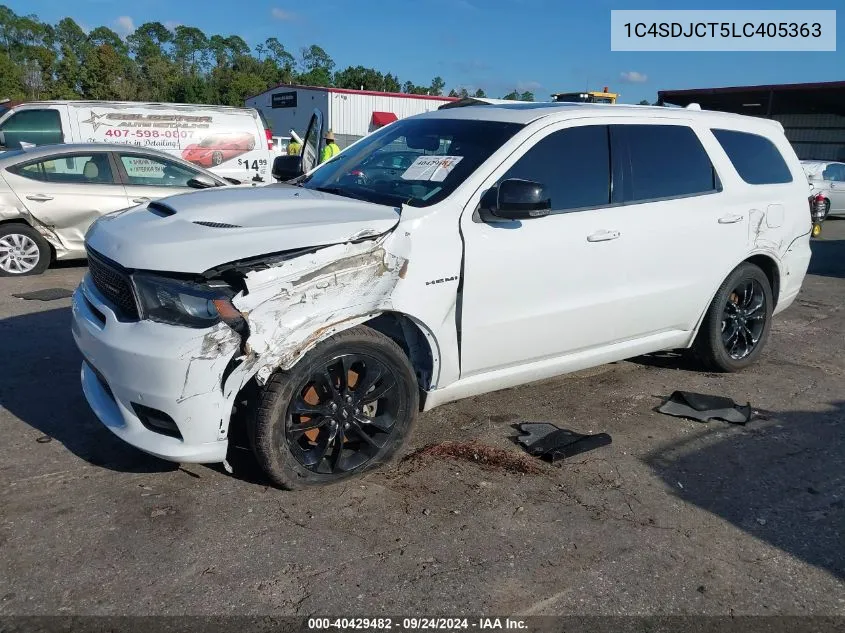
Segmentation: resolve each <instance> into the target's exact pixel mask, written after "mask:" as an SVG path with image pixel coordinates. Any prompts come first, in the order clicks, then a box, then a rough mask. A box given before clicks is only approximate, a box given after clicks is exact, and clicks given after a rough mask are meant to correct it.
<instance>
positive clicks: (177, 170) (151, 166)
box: [120, 154, 199, 187]
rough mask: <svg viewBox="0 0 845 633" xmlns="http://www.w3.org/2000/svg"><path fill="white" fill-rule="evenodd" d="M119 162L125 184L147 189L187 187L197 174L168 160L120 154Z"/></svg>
mask: <svg viewBox="0 0 845 633" xmlns="http://www.w3.org/2000/svg"><path fill="white" fill-rule="evenodd" d="M120 162H121V163H123V168H124V169H125V170H126V177H127V184H130V185H144V186H147V187H187V186H188V181H189V180H190V179H191V178H194V177H195V176H196V175H197V174H198V173H199V172H196V171H193V170H192V169H189V168H187V167H185V166H183V165H178V164H176V163H173V162H171V161H169V160H164V159H160V158H152V157H150V156H139V155H133V154H121V155H120Z"/></svg>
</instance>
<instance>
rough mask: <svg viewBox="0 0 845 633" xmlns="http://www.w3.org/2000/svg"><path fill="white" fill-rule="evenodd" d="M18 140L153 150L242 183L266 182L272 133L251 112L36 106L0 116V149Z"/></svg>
mask: <svg viewBox="0 0 845 633" xmlns="http://www.w3.org/2000/svg"><path fill="white" fill-rule="evenodd" d="M21 143H30V144H32V145H52V144H56V143H120V144H123V143H125V144H127V145H134V146H139V147H152V148H155V149H158V150H162V151H165V152H167V153H168V154H172V155H174V156H178V157H179V158H182V159H184V160H187V161H189V162H191V163H194V164H195V165H198V166H200V167H204V168H206V169H209V170H211V171H213V172H215V173H217V174H219V175H220V176H221V177H224V178H233V179H235V180H238V181H241V182H248V181H258V179H259V178H260V179H261V181H264V182H270V164H271V151H272V134H271V133H270V130H269V129H268V128H267V126H266V125H265V123H264V119H263V118H262V117H261V115H260V114H259V113H258V112H257V111H256V110H253V109H247V108H230V107H225V106H209V105H186V104H172V103H128V102H118V101H35V102H29V103H23V104H21V105H17V106H15V107H13V108H11V109H9V110H8V111H6V112H5V113H3V114H2V115H0V145H2V149H4V150H5V149H9V150H11V149H20V148H21Z"/></svg>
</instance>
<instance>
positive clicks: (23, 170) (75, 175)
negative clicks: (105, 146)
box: [9, 154, 114, 185]
mask: <svg viewBox="0 0 845 633" xmlns="http://www.w3.org/2000/svg"><path fill="white" fill-rule="evenodd" d="M9 171H11V172H12V173H14V174H17V175H18V176H23V177H24V178H31V179H33V180H42V181H47V182H55V183H63V184H89V185H91V184H99V185H103V184H108V185H110V184H114V178H113V176H112V170H111V166H110V165H109V157H108V155H107V154H71V155H63V156H57V157H56V158H51V159H49V160H42V161H39V162H37V163H29V164H27V165H21V166H14V167H10V168H9Z"/></svg>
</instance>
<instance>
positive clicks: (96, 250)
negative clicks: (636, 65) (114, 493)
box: [72, 103, 811, 488]
mask: <svg viewBox="0 0 845 633" xmlns="http://www.w3.org/2000/svg"><path fill="white" fill-rule="evenodd" d="M321 128H322V122H321V117H320V115H319V113H315V115H314V118H313V120H312V123H311V126H310V127H309V131H308V133H307V134H306V136H305V138H304V143H303V145H302V153H301V154H300V155H298V156H279V157H277V158H276V159H275V165H274V168H273V172H274V176H275V177H276V178H278V179H279V180H287V181H290V182H289V183H287V184H278V185H269V186H265V187H251V188H243V187H220V188H219V189H217V188H216V189H206V190H204V191H198V192H194V193H185V194H181V195H178V196H173V197H169V198H166V199H164V200H160V201H154V202H150V203H146V204H142V205H140V206H138V207H136V208H132V209H128V210H126V211H123V212H122V213H121V214H119V215H114V214H113V215H110V216H106V217H104V218H101V219H100V220H98V221H97V222H95V223H94V224H93V225H92V227H91V229H90V230H89V231H88V234H87V236H86V247H87V249H88V256H89V265H90V272H89V274H88V275H87V276H86V277H85V279H84V280H83V282H82V284H81V285H80V287H79V289H78V290H77V291H76V294H75V295H74V299H73V325H72V327H73V335H74V338H75V339H76V343H77V345H78V347H79V349H80V350H81V351H82V356H83V358H84V361H83V368H82V387H83V390H84V392H85V396H86V398H87V400H88V402H89V404H90V405H91V407H92V409H93V410H94V412H95V413H96V414H97V416H98V417H99V418H100V419H101V420H102V421H103V423H105V425H106V426H107V427H108V428H109V429H110V430H111V431H113V432H114V433H115V434H117V435H118V436H119V437H121V438H123V439H124V440H126V441H127V442H129V443H130V444H132V445H134V446H136V447H138V448H140V449H142V450H144V451H147V452H148V453H151V454H153V455H157V456H159V457H162V458H165V459H170V460H173V461H177V462H215V461H218V462H219V461H223V460H224V459H225V458H226V453H227V447H228V437H229V422H230V419H231V416H232V411H233V408H235V407H236V408H237V410H238V411H239V412H241V411H242V412H243V413H244V416H243V417H242V418H238V420H243V423H245V424H246V425H247V429H246V430H247V431H248V437H249V438H250V442H251V445H252V448H253V450H254V452H255V454H256V457H257V459H258V461H259V463H260V464H261V466H262V467H263V468H264V470H265V471H266V472H267V474H268V475H269V477H270V478H271V479H272V480H273V481H274V482H275V483H277V484H279V485H281V486H286V487H290V488H296V487H302V486H305V485H311V484H321V483H329V482H333V481H338V480H341V479H343V478H345V477H348V476H350V475H352V474H355V473H359V472H361V471H363V470H365V469H367V468H370V467H373V466H376V465H378V464H380V463H383V462H384V461H386V460H387V459H389V458H390V456H391V455H393V454H394V453H395V451H396V450H397V448H398V447H399V446H400V445H401V444H402V442H403V441H404V439H405V437H406V436H407V434H408V432H409V429H410V427H411V424H412V423H413V420H414V418H415V416H416V414H417V412H418V411H419V410H429V409H431V408H432V407H435V406H437V405H439V404H443V403H445V402H450V401H452V400H457V399H459V398H466V397H471V396H476V395H479V394H483V393H486V392H489V391H494V390H497V389H505V388H508V387H515V386H517V385H521V384H524V383H528V382H532V381H535V380H541V379H544V378H549V377H551V376H555V375H558V374H563V373H566V372H570V371H574V370H578V369H584V368H587V367H591V366H594V365H600V364H602V363H609V362H613V361H618V360H622V359H625V358H630V357H633V356H638V355H640V354H646V353H650V352H657V351H660V350H671V349H678V348H693V350H694V351H695V352H696V354H697V355H698V356H699V357H700V359H701V360H702V362H703V365H704V366H706V367H710V368H712V369H716V370H719V371H737V370H740V369H744V368H746V367H748V366H749V365H751V364H752V363H753V362H754V361H755V360H757V359H758V358H759V356H760V354H761V352H762V350H763V347H764V346H765V344H766V340H767V339H768V338H769V335H770V333H771V328H772V319H773V317H774V316H775V315H777V314H778V313H780V312H782V311H783V310H785V309H786V308H788V307H789V305H790V304H791V303H792V302H793V301H794V300H795V297H796V296H797V295H798V292H799V291H800V289H801V284H802V282H803V280H804V275H805V274H806V272H807V266H808V264H809V262H810V230H811V218H810V204H809V198H808V190H807V177H806V176H805V175H804V172H803V171H802V169H801V164H800V162H799V161H798V158H797V157H796V155H795V152H794V150H793V149H792V147H791V146H790V145H789V142H788V141H787V140H786V136H785V135H784V132H783V127H781V125H780V124H779V123H777V122H776V121H770V120H767V119H760V118H754V117H744V116H739V115H733V114H724V113H718V112H700V111H694V110H689V109H681V108H653V107H638V106H618V105H603V104H581V103H555V104H508V105H494V104H485V105H473V106H466V107H456V108H454V109H441V110H437V111H435V112H429V113H427V114H422V115H419V116H414V117H409V118H405V119H401V120H399V121H397V122H395V123H393V124H391V125H389V126H385V127H384V128H382V129H381V130H378V131H377V132H374V133H373V134H371V135H369V136H367V137H365V138H363V139H361V140H360V141H358V142H357V143H356V144H355V149H354V151H350V150H349V149H347V150H345V151H343V152H342V153H341V154H339V155H338V156H335V157H334V158H333V159H331V160H330V161H327V162H325V163H323V164H322V165H320V166H319V167H317V168H316V169H314V166H315V164H316V161H317V157H318V156H319V152H318V149H319V141H320V139H321V138H322V129H321Z"/></svg>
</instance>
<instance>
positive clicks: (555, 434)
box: [516, 422, 613, 463]
mask: <svg viewBox="0 0 845 633" xmlns="http://www.w3.org/2000/svg"><path fill="white" fill-rule="evenodd" d="M516 428H517V429H518V430H519V431H520V432H521V433H523V435H520V436H519V437H517V438H516V440H517V442H519V443H520V444H521V445H522V446H523V447H524V448H525V450H526V451H528V453H529V454H530V455H534V456H535V457H541V458H543V459H545V460H548V461H550V462H552V463H554V462H556V461H557V460H559V459H563V458H564V457H572V456H573V455H578V454H580V453H586V452H587V451H591V450H593V449H594V448H599V447H601V446H607V445H608V444H610V443H611V442H612V441H613V440H612V438H611V437H610V435H608V434H607V433H596V434H595V435H582V434H581V433H576V432H575V431H570V430H569V429H561V428H558V427H557V426H555V425H554V424H548V423H546V422H523V423H522V424H517V425H516Z"/></svg>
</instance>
